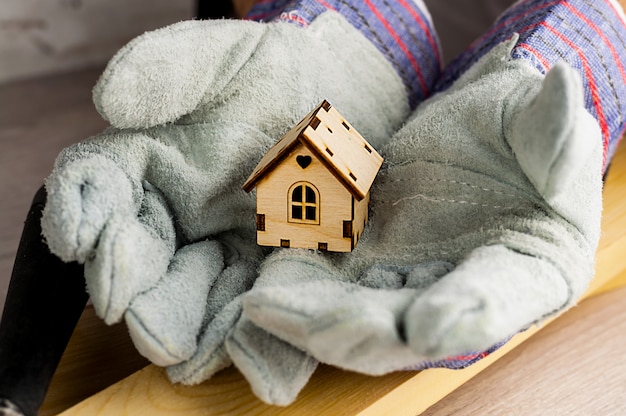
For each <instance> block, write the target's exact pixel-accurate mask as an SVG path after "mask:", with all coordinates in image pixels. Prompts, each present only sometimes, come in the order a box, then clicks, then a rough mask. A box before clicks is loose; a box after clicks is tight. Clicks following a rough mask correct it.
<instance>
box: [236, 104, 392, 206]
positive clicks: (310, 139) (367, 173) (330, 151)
mask: <svg viewBox="0 0 626 416" xmlns="http://www.w3.org/2000/svg"><path fill="white" fill-rule="evenodd" d="M299 144H302V145H304V146H306V147H307V148H308V149H309V150H310V151H311V152H312V153H313V154H314V155H316V156H317V158H318V159H319V160H320V161H321V162H322V163H324V165H325V166H326V168H327V169H328V170H329V171H330V172H331V173H332V174H333V175H335V177H336V178H337V179H338V180H339V181H340V182H341V183H342V184H343V185H344V186H345V187H346V188H347V189H348V190H349V191H350V192H351V193H352V194H353V195H354V197H355V198H357V199H358V200H361V199H363V198H365V196H366V195H367V193H368V192H369V189H370V187H371V186H372V183H373V182H374V178H375V177H376V174H377V173H378V171H379V170H380V167H381V165H382V163H383V158H382V157H381V156H380V155H379V154H378V153H377V152H376V150H374V148H373V147H372V146H370V144H369V143H367V141H366V140H365V139H364V138H363V137H362V136H361V135H360V134H359V132H357V131H356V129H355V128H354V127H352V126H351V125H350V124H349V123H348V122H347V121H346V120H345V119H344V118H343V116H342V115H341V114H339V112H338V111H337V110H336V109H335V108H333V107H332V106H331V105H330V103H329V102H328V101H326V100H324V101H322V103H321V104H320V105H318V106H317V107H316V108H315V109H314V110H313V111H311V112H310V113H309V114H308V115H307V116H306V117H304V118H303V119H302V120H301V121H300V122H299V123H298V124H297V125H296V126H295V127H294V128H292V129H291V130H290V131H289V132H287V134H285V135H284V136H283V137H282V139H280V140H279V141H278V142H277V143H276V144H275V145H274V146H272V147H271V148H270V149H269V150H268V151H267V153H266V154H265V156H263V158H262V159H261V161H260V162H259V164H258V165H257V166H256V168H255V169H254V171H252V174H251V175H250V177H249V178H248V180H247V181H246V183H245V184H244V185H243V189H244V190H245V191H246V192H250V191H251V190H252V189H254V187H255V186H256V184H257V183H258V181H259V180H261V179H262V178H263V177H264V176H265V175H267V174H268V173H269V172H271V171H272V170H273V168H274V167H275V166H277V165H278V164H279V163H280V162H281V161H282V160H283V159H284V158H285V157H286V156H287V155H289V153H290V152H291V150H292V149H294V148H295V147H296V146H297V145H299Z"/></svg>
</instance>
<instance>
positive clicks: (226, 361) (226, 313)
mask: <svg viewBox="0 0 626 416" xmlns="http://www.w3.org/2000/svg"><path fill="white" fill-rule="evenodd" d="M240 316H241V297H236V298H235V299H233V300H232V301H231V302H230V303H228V304H227V305H226V306H225V307H224V308H223V309H222V310H221V311H220V312H219V313H218V314H217V316H215V318H214V319H213V320H212V321H210V322H209V323H208V325H206V326H205V327H204V328H202V331H203V333H202V336H201V337H200V339H199V341H198V347H197V349H196V352H195V354H194V355H193V356H192V357H191V358H190V359H188V360H187V361H184V362H182V363H180V364H177V365H173V366H171V367H168V368H167V376H168V377H169V379H170V380H171V381H172V382H174V383H183V384H189V385H191V384H199V383H202V382H203V381H205V380H208V379H210V378H211V377H212V376H213V375H214V374H215V373H217V372H218V371H220V370H222V369H224V368H226V367H228V366H230V365H231V364H232V361H231V359H230V356H229V355H228V352H227V351H226V346H225V343H224V340H225V339H226V336H227V334H228V332H229V331H230V329H231V328H232V327H233V326H235V324H236V323H237V320H238V319H239V317H240Z"/></svg>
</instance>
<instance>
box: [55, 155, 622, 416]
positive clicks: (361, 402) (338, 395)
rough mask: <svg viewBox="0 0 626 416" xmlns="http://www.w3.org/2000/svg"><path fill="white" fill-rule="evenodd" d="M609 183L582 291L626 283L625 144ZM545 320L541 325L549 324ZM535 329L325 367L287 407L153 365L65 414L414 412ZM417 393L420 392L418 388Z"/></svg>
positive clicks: (229, 383) (225, 383) (223, 376)
mask: <svg viewBox="0 0 626 416" xmlns="http://www.w3.org/2000/svg"><path fill="white" fill-rule="evenodd" d="M614 160H615V162H614V165H613V168H612V170H611V172H610V175H609V178H608V180H607V182H606V186H605V194H606V197H605V215H604V217H603V223H602V230H603V233H602V242H601V244H600V248H599V250H598V273H597V276H596V278H595V279H594V281H593V283H592V285H591V286H590V288H589V291H588V292H587V293H586V295H585V297H590V296H593V295H596V294H599V293H602V292H603V291H605V290H607V288H615V287H617V286H620V285H626V270H625V264H624V261H623V253H624V252H626V203H624V202H623V201H624V198H623V192H624V189H626V163H625V162H626V146H622V147H621V148H620V149H619V151H618V154H617V155H616V157H615V159H614ZM545 325H547V323H546V324H544V327H545ZM538 331H539V328H537V327H533V328H531V329H529V330H528V331H526V332H523V333H520V334H518V335H517V336H515V337H514V338H513V339H512V340H511V341H510V342H509V343H507V344H506V345H505V346H504V347H503V348H501V349H500V350H498V351H496V352H495V353H494V354H492V355H491V356H489V357H487V358H485V359H483V360H482V361H480V362H479V363H477V364H475V365H473V366H471V367H469V368H466V369H464V370H456V371H452V370H446V369H432V370H426V371H422V372H419V373H412V372H406V373H402V372H398V373H392V374H388V375H385V376H382V377H368V376H364V375H360V374H355V373H350V372H345V371H340V370H337V369H335V368H331V367H327V366H322V367H321V368H320V369H319V370H318V371H317V372H316V373H315V374H314V375H313V377H312V380H311V382H310V383H309V384H308V385H307V386H306V387H305V389H304V390H303V391H302V393H301V394H300V396H299V398H298V400H297V401H296V402H295V403H294V404H293V405H291V406H289V407H287V408H279V407H272V406H267V405H265V404H263V403H261V402H260V401H258V400H257V399H255V397H254V396H253V394H252V392H251V391H250V389H249V387H248V386H247V383H246V381H245V380H244V379H243V377H242V376H241V375H240V374H239V373H238V372H237V371H236V370H235V369H233V368H230V369H227V370H225V371H223V372H221V373H219V374H217V375H216V377H214V378H213V379H211V380H209V381H207V382H205V383H203V384H200V385H197V386H181V385H172V384H171V383H170V382H169V381H168V380H167V378H166V377H165V374H164V371H163V370H162V369H160V368H157V367H154V366H148V367H146V368H145V369H143V370H141V371H140V372H138V373H135V374H133V375H132V376H130V377H128V378H126V379H125V380H123V381H121V382H120V383H117V384H115V385H113V386H111V387H109V388H108V389H106V390H104V391H102V392H100V393H99V394H97V395H95V396H93V397H92V398H90V399H88V400H86V401H84V402H82V403H79V404H78V405H76V406H74V407H73V408H71V409H69V410H67V411H66V412H64V413H62V415H63V416H82V415H132V414H150V415H155V416H158V415H176V414H184V415H187V416H194V415H220V414H232V415H239V414H246V415H282V414H289V415H310V414H316V415H336V414H350V415H352V414H361V415H381V414H390V415H403V414H406V415H416V414H419V413H421V412H423V411H424V410H426V409H428V408H429V407H430V406H432V405H433V404H435V403H437V402H438V401H439V400H441V399H442V398H443V397H445V396H446V395H448V394H449V393H451V392H452V391H454V390H455V389H456V388H458V387H459V386H461V385H463V384H464V383H465V382H467V381H468V380H470V379H471V378H473V377H475V376H476V375H477V374H479V373H480V372H481V371H483V370H485V369H486V368H487V367H489V366H490V365H492V364H493V363H494V362H496V361H497V360H498V359H500V358H501V357H503V356H505V355H506V354H507V353H509V352H510V351H511V350H513V349H514V348H516V347H517V346H518V345H520V344H521V343H522V342H524V341H525V340H527V339H528V338H530V337H531V336H533V335H534V334H536V333H537V332H538ZM416 392H420V393H421V394H416Z"/></svg>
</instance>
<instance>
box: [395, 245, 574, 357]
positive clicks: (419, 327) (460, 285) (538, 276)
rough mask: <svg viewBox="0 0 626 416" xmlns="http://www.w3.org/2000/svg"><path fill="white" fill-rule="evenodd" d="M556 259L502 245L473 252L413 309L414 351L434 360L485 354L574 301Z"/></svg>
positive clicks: (410, 320) (410, 315)
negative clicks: (525, 252)
mask: <svg viewBox="0 0 626 416" xmlns="http://www.w3.org/2000/svg"><path fill="white" fill-rule="evenodd" d="M571 297H572V289H571V287H570V285H569V284H568V281H567V280H566V279H565V278H564V273H563V270H562V269H560V267H559V266H558V264H557V263H556V262H553V261H547V260H545V259H543V258H539V257H535V256H531V255H528V254H524V253H522V252H520V251H517V250H513V249H510V248H508V247H505V246H503V245H494V246H485V247H481V248H478V249H476V250H474V251H473V252H472V253H471V254H470V256H469V257H468V258H467V259H466V260H465V261H463V262H462V263H461V264H459V265H458V266H457V268H456V269H455V270H454V271H452V272H451V273H449V274H447V275H446V276H444V277H443V278H442V279H440V280H439V281H438V282H437V283H435V284H434V285H433V286H432V287H431V288H429V289H428V290H426V291H425V292H424V293H423V294H422V295H421V296H420V297H418V298H417V299H416V300H415V302H414V303H413V305H412V306H411V307H410V308H409V310H408V312H407V314H406V317H405V322H406V330H407V335H408V340H409V344H410V345H411V347H412V348H413V350H414V351H415V352H416V353H418V354H421V355H424V356H428V357H430V358H443V357H446V356H453V355H459V354H463V353H465V352H467V351H481V350H486V349H487V348H489V347H490V346H492V345H494V344H496V343H498V342H500V341H502V340H503V339H506V338H508V337H510V336H511V335H514V334H515V333H516V332H518V331H520V330H522V329H524V328H526V327H528V326H530V325H531V324H533V323H535V322H536V321H538V320H541V319H543V318H545V317H546V316H548V315H549V314H552V313H555V312H556V311H558V310H560V309H563V308H564V307H565V306H566V305H567V304H568V303H569V302H571V301H572V299H571Z"/></svg>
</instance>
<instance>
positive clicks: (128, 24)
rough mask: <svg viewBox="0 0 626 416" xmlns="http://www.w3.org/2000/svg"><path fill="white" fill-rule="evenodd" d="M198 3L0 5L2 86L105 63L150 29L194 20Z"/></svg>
mask: <svg viewBox="0 0 626 416" xmlns="http://www.w3.org/2000/svg"><path fill="white" fill-rule="evenodd" d="M194 7H195V1H194V0H0V83H3V82H7V81H10V80H14V79H19V78H25V77H31V76H34V75H42V74H47V73H53V72H60V71H64V70H70V69H78V68H83V67H87V66H93V65H97V64H104V63H105V62H106V61H107V60H108V59H109V58H110V57H111V56H112V54H113V53H115V51H116V50H118V49H119V48H120V47H121V46H122V45H124V44H125V43H126V42H128V41H129V40H130V39H132V38H133V37H135V36H137V35H138V34H141V33H143V32H144V31H146V30H151V29H155V28H158V27H162V26H165V25H167V24H169V23H173V22H177V21H180V20H184V19H189V18H191V17H192V16H193V13H194Z"/></svg>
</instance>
